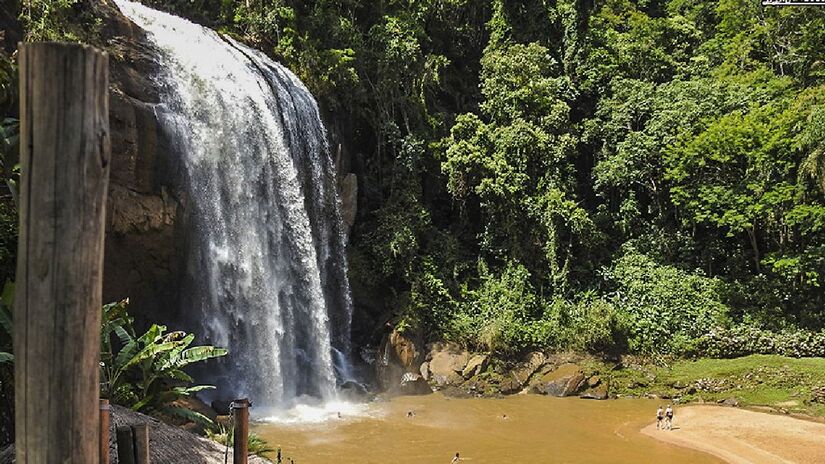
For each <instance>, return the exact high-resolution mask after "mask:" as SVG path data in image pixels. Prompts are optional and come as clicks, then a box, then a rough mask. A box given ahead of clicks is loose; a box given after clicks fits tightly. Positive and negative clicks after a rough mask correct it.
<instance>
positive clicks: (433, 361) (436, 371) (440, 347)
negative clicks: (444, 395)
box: [428, 343, 472, 387]
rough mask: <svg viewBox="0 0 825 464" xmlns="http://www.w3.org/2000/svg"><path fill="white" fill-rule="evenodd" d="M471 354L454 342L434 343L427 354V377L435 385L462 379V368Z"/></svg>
mask: <svg viewBox="0 0 825 464" xmlns="http://www.w3.org/2000/svg"><path fill="white" fill-rule="evenodd" d="M471 356H472V355H471V354H470V353H469V352H468V351H466V350H464V349H462V348H461V347H459V346H458V345H456V344H454V343H434V344H433V345H431V346H430V354H429V355H428V359H429V364H428V378H429V380H430V382H431V383H433V384H434V385H435V386H437V387H444V386H447V385H457V384H461V383H462V382H463V381H464V376H463V372H464V368H465V367H466V366H467V363H468V362H469V361H470V357H471Z"/></svg>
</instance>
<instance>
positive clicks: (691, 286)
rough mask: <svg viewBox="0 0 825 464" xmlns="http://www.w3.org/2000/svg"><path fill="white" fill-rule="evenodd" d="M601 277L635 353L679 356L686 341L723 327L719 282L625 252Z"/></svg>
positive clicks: (724, 316) (723, 307)
mask: <svg viewBox="0 0 825 464" xmlns="http://www.w3.org/2000/svg"><path fill="white" fill-rule="evenodd" d="M606 276H607V277H608V279H609V280H610V281H611V282H612V283H613V285H614V286H615V292H614V294H613V296H612V298H611V299H610V302H611V303H612V304H613V305H614V306H615V307H616V310H617V311H618V312H619V314H620V317H621V318H622V319H623V320H624V321H625V323H626V326H627V330H628V337H629V338H628V344H629V349H630V351H632V352H637V353H673V354H680V351H682V350H685V349H686V348H687V345H689V342H690V340H693V339H696V338H698V337H701V336H703V335H705V334H707V333H709V332H710V331H711V329H713V328H715V327H719V326H722V327H724V326H726V325H727V321H728V308H727V306H726V305H725V304H724V303H722V297H721V295H722V290H723V287H722V282H721V281H719V280H718V279H714V278H708V277H705V276H703V275H700V274H697V273H688V272H685V271H683V270H681V269H678V268H676V267H674V266H664V265H660V264H658V263H656V262H655V261H654V260H652V259H651V258H649V257H648V256H646V255H643V254H638V253H635V252H630V253H628V254H626V255H625V256H623V257H621V258H620V259H619V260H618V261H617V262H616V264H615V265H614V266H613V268H611V269H609V270H608V271H606Z"/></svg>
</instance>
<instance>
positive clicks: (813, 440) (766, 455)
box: [642, 405, 825, 464]
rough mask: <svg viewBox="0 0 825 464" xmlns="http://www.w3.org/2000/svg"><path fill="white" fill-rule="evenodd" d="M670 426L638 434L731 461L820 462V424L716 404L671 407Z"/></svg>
mask: <svg viewBox="0 0 825 464" xmlns="http://www.w3.org/2000/svg"><path fill="white" fill-rule="evenodd" d="M673 426H674V429H673V430H671V431H661V430H656V424H651V425H649V426H647V427H645V428H644V429H642V433H644V434H645V435H649V436H651V437H653V438H655V439H657V440H661V441H665V442H668V443H673V444H676V445H680V446H684V447H687V448H693V449H696V450H699V451H704V452H706V453H709V454H712V455H714V456H717V457H719V458H722V459H724V460H726V461H728V462H730V463H732V464H761V463H766V464H774V463H782V464H785V463H802V464H808V463H811V464H813V463H825V424H820V423H815V422H808V421H804V420H800V419H794V418H792V417H788V416H781V415H775V414H767V413H761V412H754V411H748V410H743V409H738V408H726V407H718V406H699V405H697V406H686V407H683V408H679V409H677V410H676V417H675V419H674V421H673Z"/></svg>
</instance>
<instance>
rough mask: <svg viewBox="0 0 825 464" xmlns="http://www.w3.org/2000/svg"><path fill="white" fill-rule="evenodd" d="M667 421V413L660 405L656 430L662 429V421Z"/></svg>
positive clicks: (657, 411) (657, 412)
mask: <svg viewBox="0 0 825 464" xmlns="http://www.w3.org/2000/svg"><path fill="white" fill-rule="evenodd" d="M664 419H665V411H664V409H662V405H659V409H657V410H656V430H661V429H662V425H663V424H662V421H663V420H664Z"/></svg>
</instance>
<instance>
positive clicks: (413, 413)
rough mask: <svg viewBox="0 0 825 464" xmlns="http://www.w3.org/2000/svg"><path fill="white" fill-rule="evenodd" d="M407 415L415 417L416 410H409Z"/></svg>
mask: <svg viewBox="0 0 825 464" xmlns="http://www.w3.org/2000/svg"><path fill="white" fill-rule="evenodd" d="M407 417H415V411H407Z"/></svg>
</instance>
